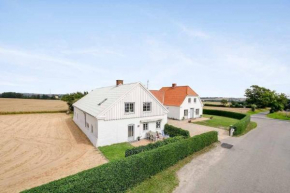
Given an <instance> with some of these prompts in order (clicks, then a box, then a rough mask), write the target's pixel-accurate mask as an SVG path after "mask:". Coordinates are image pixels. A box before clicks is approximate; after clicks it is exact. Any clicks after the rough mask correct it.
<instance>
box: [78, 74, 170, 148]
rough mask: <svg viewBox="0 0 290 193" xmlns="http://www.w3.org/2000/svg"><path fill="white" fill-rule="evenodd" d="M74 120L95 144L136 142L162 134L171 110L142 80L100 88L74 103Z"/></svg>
mask: <svg viewBox="0 0 290 193" xmlns="http://www.w3.org/2000/svg"><path fill="white" fill-rule="evenodd" d="M73 106H74V118H73V120H74V122H75V123H76V124H77V125H78V126H79V128H80V129H81V130H82V131H83V132H84V133H85V134H86V135H87V137H88V138H89V139H90V141H91V142H92V143H93V145H94V146H104V145H110V144H113V143H121V142H128V141H129V142H130V141H135V140H137V139H138V138H141V139H142V138H145V137H146V134H147V133H148V132H149V131H152V132H156V131H158V132H160V133H163V130H164V125H165V124H166V123H167V114H168V110H167V108H166V107H165V106H163V104H162V103H161V102H160V101H159V100H158V99H157V98H156V97H155V96H154V95H153V94H152V93H151V92H150V91H149V90H148V89H147V88H146V87H144V86H143V85H142V84H141V83H139V82H137V83H130V84H123V81H122V80H117V81H116V85H114V86H109V87H103V88H97V89H95V90H93V91H91V92H90V93H89V94H87V95H86V96H84V97H83V98H81V99H80V100H78V101H77V102H76V103H74V104H73Z"/></svg>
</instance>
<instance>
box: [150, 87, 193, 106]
mask: <svg viewBox="0 0 290 193" xmlns="http://www.w3.org/2000/svg"><path fill="white" fill-rule="evenodd" d="M151 93H152V94H153V95H154V96H155V97H156V98H157V99H158V100H159V101H160V102H161V103H162V104H164V105H168V106H180V105H181V104H182V102H183V101H184V99H185V97H186V96H188V95H189V96H198V94H196V92H194V90H192V89H191V88H190V87H189V86H175V87H162V88H161V89H160V90H159V91H157V90H151Z"/></svg>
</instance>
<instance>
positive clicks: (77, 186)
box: [24, 131, 218, 193]
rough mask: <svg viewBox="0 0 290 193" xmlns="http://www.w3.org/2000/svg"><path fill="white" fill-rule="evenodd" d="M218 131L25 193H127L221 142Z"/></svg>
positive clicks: (111, 163)
mask: <svg viewBox="0 0 290 193" xmlns="http://www.w3.org/2000/svg"><path fill="white" fill-rule="evenodd" d="M217 141H218V136H217V132H216V131H210V132H207V133H204V134H201V135H197V136H194V137H192V138H188V139H184V140H181V141H179V142H176V143H171V144H168V145H165V146H163V147H160V148H156V149H153V150H152V151H147V152H143V153H140V154H137V155H133V156H129V157H127V158H125V159H121V160H117V161H115V162H109V163H107V164H104V165H101V166H99V167H95V168H92V169H89V170H86V171H83V172H80V173H78V174H75V175H72V176H68V177H66V178H63V179H60V180H56V181H53V182H50V183H48V184H45V185H42V186H39V187H36V188H32V189H30V190H27V191H24V192H42V193H43V192H47V193H48V192H125V191H126V190H128V189H129V188H132V187H133V186H135V185H137V184H139V183H141V182H142V181H144V180H145V179H148V178H150V177H151V176H153V175H155V174H157V173H159V172H161V171H162V170H164V169H166V168H168V167H170V166H172V165H174V164H176V163H177V162H178V161H179V160H182V159H183V158H185V157H187V156H188V155H190V154H193V153H194V152H197V151H199V150H201V149H203V148H204V147H206V146H208V145H210V144H212V143H214V142H217Z"/></svg>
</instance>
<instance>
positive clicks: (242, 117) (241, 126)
mask: <svg viewBox="0 0 290 193" xmlns="http://www.w3.org/2000/svg"><path fill="white" fill-rule="evenodd" d="M203 113H204V114H209V115H218V116H224V117H230V118H234V119H239V121H238V122H237V123H235V124H234V125H233V126H234V127H236V130H235V132H234V135H239V134H241V133H243V132H244V131H245V130H246V129H247V126H248V124H249V123H250V122H251V116H250V115H246V114H242V113H235V112H229V111H219V110H211V109H203Z"/></svg>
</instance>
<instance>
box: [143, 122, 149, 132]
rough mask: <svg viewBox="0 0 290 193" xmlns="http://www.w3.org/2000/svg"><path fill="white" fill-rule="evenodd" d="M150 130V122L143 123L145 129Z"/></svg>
mask: <svg viewBox="0 0 290 193" xmlns="http://www.w3.org/2000/svg"><path fill="white" fill-rule="evenodd" d="M145 125H146V126H145ZM148 130H149V124H148V123H143V131H148Z"/></svg>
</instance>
